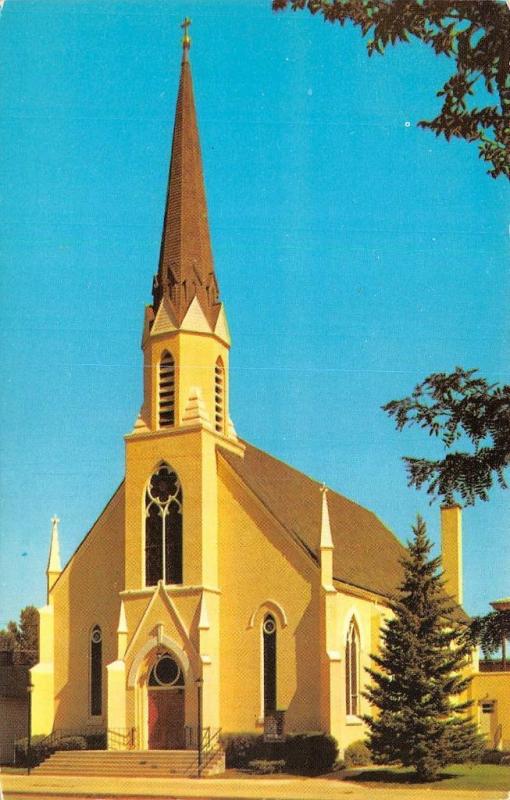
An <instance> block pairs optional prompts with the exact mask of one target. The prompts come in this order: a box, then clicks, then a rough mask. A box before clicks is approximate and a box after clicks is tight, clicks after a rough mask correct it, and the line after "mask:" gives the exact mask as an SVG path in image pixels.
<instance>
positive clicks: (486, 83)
mask: <svg viewBox="0 0 510 800" xmlns="http://www.w3.org/2000/svg"><path fill="white" fill-rule="evenodd" d="M272 6H273V9H274V10H275V11H278V10H282V9H285V8H287V7H290V8H291V9H292V10H293V11H298V10H302V9H308V11H310V12H311V14H314V15H315V14H321V15H322V16H323V18H324V20H325V21H326V22H330V23H339V24H340V25H342V26H343V25H345V23H346V22H348V21H349V22H352V23H353V24H354V25H355V26H356V27H357V28H359V29H360V31H361V34H362V36H363V37H369V38H368V41H367V50H368V54H369V56H371V55H373V54H374V53H380V54H381V55H382V54H384V52H385V50H386V47H387V46H388V45H396V44H399V43H406V42H409V41H410V39H411V38H415V39H418V40H420V41H421V42H423V43H424V44H426V45H428V46H429V47H431V48H432V50H433V51H434V53H435V54H436V55H443V56H447V57H448V58H450V59H451V60H452V61H453V62H454V63H455V68H454V70H453V72H452V74H451V75H450V77H449V78H448V80H447V81H446V82H445V83H444V85H443V86H442V87H441V89H439V90H438V92H437V96H438V97H440V98H442V108H441V110H440V112H439V113H438V114H437V116H436V117H434V119H431V120H422V121H421V122H419V123H418V124H419V125H420V127H422V128H428V129H429V130H431V131H433V132H434V133H435V134H436V136H444V137H445V138H446V139H447V140H449V139H451V138H459V139H465V140H466V141H468V142H476V143H477V145H478V150H479V155H480V158H481V159H483V160H484V161H485V162H486V163H487V164H488V167H489V168H488V170H487V171H488V173H489V175H491V176H492V177H493V178H497V177H498V176H499V175H504V176H506V177H507V178H510V125H509V122H508V120H509V117H510V72H509V63H510V11H509V9H508V7H507V5H506V3H505V2H504V0H273V4H272ZM478 90H481V91H479V92H478ZM477 93H478V95H479V97H483V98H484V101H483V105H481V106H480V107H477V106H476V105H474V102H473V101H474V99H475V98H476V95H477ZM486 93H488V94H489V95H491V96H492V97H493V98H494V102H491V103H487V102H486V101H485V97H486Z"/></svg>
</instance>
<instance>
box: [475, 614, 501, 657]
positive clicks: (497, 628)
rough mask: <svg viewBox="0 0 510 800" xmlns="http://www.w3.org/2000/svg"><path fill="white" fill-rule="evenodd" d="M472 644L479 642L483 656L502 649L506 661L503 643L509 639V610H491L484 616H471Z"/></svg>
mask: <svg viewBox="0 0 510 800" xmlns="http://www.w3.org/2000/svg"><path fill="white" fill-rule="evenodd" d="M469 636H470V638H471V642H472V644H479V645H480V647H481V648H482V652H483V654H484V655H485V656H490V655H492V654H493V653H496V652H497V651H498V650H499V649H500V648H502V650H503V660H504V661H506V647H505V643H506V641H507V640H510V611H507V610H504V611H499V610H498V611H491V612H490V613H489V614H486V616H484V617H473V619H472V620H471V625H470V628H469Z"/></svg>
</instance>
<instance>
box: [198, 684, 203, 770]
mask: <svg viewBox="0 0 510 800" xmlns="http://www.w3.org/2000/svg"><path fill="white" fill-rule="evenodd" d="M196 683H197V740H198V741H197V744H198V777H199V778H200V777H202V745H203V742H202V686H203V684H204V681H203V678H197V681H196Z"/></svg>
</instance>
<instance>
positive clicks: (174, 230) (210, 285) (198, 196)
mask: <svg viewBox="0 0 510 800" xmlns="http://www.w3.org/2000/svg"><path fill="white" fill-rule="evenodd" d="M190 24H191V20H189V19H187V18H186V19H185V20H184V22H183V24H182V27H183V28H184V36H183V40H182V47H183V51H182V65H181V78H180V82H179V93H178V96H177V109H176V112H175V124H174V133H173V143H172V156H171V161H170V174H169V178H168V189H167V197H166V208H165V219H164V223H163V235H162V239H161V250H160V257H159V268H158V273H157V275H156V276H155V278H154V283H153V308H154V313H156V312H157V310H158V308H159V306H160V303H161V302H162V300H163V298H164V297H166V298H168V300H169V301H170V307H171V310H172V312H173V316H174V317H175V320H176V323H177V326H178V327H180V325H181V323H182V321H183V319H184V317H185V315H186V312H187V311H188V309H189V307H190V305H191V302H192V301H193V299H194V298H195V297H196V298H197V300H198V303H199V304H200V307H201V309H202V312H203V313H204V315H205V318H206V319H207V321H208V323H209V325H210V326H211V328H212V329H214V326H215V324H216V321H217V318H218V314H219V311H220V307H221V306H220V303H219V299H218V285H217V282H216V276H215V274H214V265H213V257H212V250H211V241H210V236H209V225H208V222H207V204H206V198H205V188H204V177H203V170H202V157H201V153H200V141H199V137H198V128H197V120H196V111H195V103H194V99H193V85H192V79H191V67H190V63H189V49H190V47H191V39H190V36H189V32H188V28H189V25H190Z"/></svg>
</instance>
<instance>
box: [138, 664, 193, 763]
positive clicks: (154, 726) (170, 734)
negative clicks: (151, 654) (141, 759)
mask: <svg viewBox="0 0 510 800" xmlns="http://www.w3.org/2000/svg"><path fill="white" fill-rule="evenodd" d="M147 688H148V692H147V694H148V705H149V719H148V723H149V724H148V728H149V731H148V733H149V737H148V739H149V742H148V743H149V750H182V749H183V748H185V747H186V743H185V736H184V676H183V674H182V670H181V667H180V665H179V664H178V663H177V661H176V660H175V658H173V657H172V656H171V655H170V653H164V654H162V655H161V656H159V657H158V659H157V661H156V662H155V664H154V666H153V667H152V669H151V672H150V674H149V681H148V687H147Z"/></svg>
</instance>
